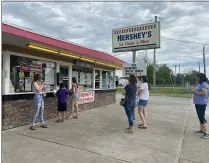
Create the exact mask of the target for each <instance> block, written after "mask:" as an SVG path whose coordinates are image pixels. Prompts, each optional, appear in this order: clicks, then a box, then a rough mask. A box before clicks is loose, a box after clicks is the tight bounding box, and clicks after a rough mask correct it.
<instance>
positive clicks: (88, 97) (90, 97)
mask: <svg viewBox="0 0 209 163" xmlns="http://www.w3.org/2000/svg"><path fill="white" fill-rule="evenodd" d="M78 95H79V98H78V103H79V104H84V103H90V102H94V95H95V93H94V91H88V92H79V93H78Z"/></svg>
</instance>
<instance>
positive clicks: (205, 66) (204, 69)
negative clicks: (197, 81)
mask: <svg viewBox="0 0 209 163" xmlns="http://www.w3.org/2000/svg"><path fill="white" fill-rule="evenodd" d="M203 66H204V74H205V75H206V65H205V47H204V46H203Z"/></svg>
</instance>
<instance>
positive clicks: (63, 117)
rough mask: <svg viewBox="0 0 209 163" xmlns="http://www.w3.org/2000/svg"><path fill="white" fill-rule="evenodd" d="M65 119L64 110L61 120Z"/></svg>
mask: <svg viewBox="0 0 209 163" xmlns="http://www.w3.org/2000/svg"><path fill="white" fill-rule="evenodd" d="M64 121H65V112H64V111H63V112H62V122H64Z"/></svg>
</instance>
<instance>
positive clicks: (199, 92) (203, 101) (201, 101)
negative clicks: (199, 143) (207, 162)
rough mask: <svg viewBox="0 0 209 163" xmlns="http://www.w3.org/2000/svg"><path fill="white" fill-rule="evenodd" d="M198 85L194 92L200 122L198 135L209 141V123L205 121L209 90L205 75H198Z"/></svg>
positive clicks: (194, 101)
mask: <svg viewBox="0 0 209 163" xmlns="http://www.w3.org/2000/svg"><path fill="white" fill-rule="evenodd" d="M197 82H198V85H197V86H196V88H195V89H193V90H192V93H193V103H194V104H195V108H196V111H197V116H198V118H199V121H200V130H199V131H197V132H196V133H197V134H203V135H202V137H201V138H203V139H208V138H209V133H208V128H207V121H206V119H205V111H206V106H207V104H208V90H209V86H208V84H207V78H206V76H205V75H204V74H202V73H200V74H198V75H197Z"/></svg>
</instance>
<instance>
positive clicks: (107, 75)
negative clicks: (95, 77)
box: [102, 71, 115, 89]
mask: <svg viewBox="0 0 209 163" xmlns="http://www.w3.org/2000/svg"><path fill="white" fill-rule="evenodd" d="M114 78H115V73H114V72H110V71H102V89H109V88H114Z"/></svg>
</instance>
